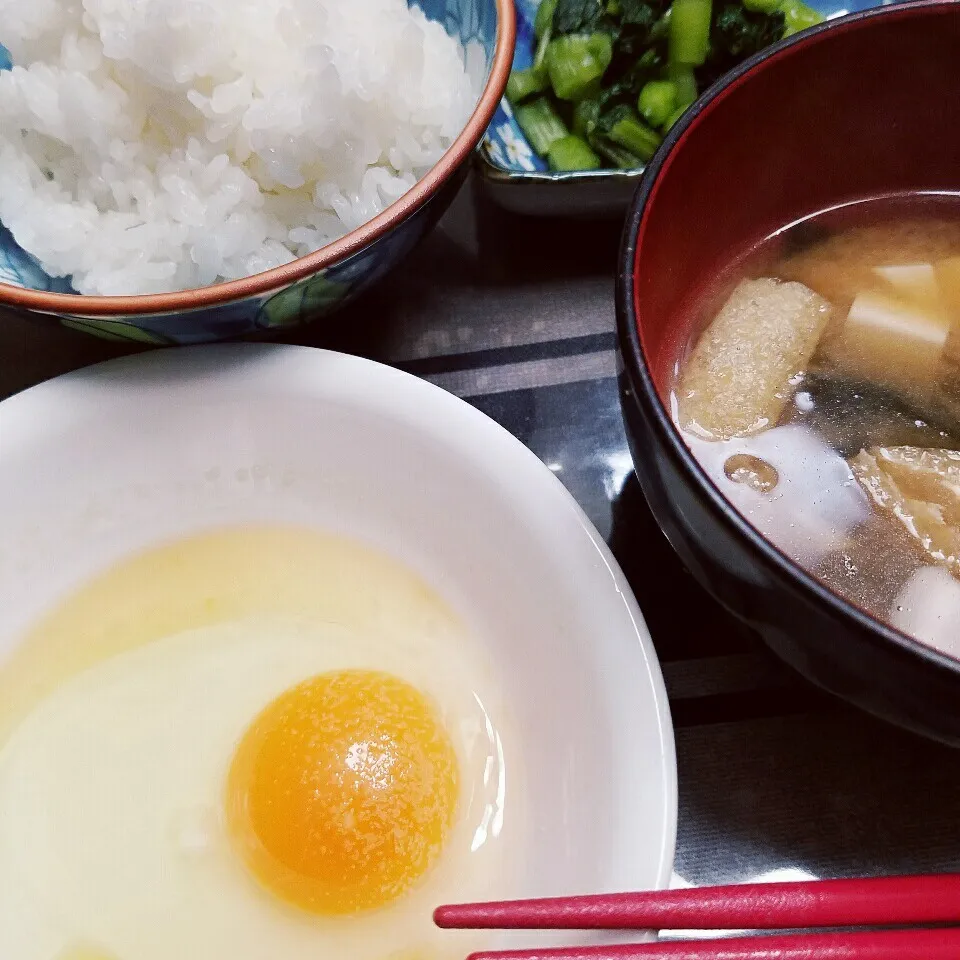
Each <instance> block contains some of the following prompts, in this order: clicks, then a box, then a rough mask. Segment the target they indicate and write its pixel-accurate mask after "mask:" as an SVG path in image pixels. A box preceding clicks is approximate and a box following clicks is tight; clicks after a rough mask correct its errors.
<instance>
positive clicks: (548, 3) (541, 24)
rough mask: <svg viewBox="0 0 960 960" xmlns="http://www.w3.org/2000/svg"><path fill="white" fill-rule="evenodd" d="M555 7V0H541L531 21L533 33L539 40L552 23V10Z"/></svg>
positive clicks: (547, 31)
mask: <svg viewBox="0 0 960 960" xmlns="http://www.w3.org/2000/svg"><path fill="white" fill-rule="evenodd" d="M556 9H557V0H541V2H540V6H539V7H537V15H536V17H535V18H534V21H533V35H534V36H535V37H536V38H537V40H539V39H540V38H541V37H543V36H544V34H547V33H549V32H550V28H551V26H552V24H553V12H554V10H556Z"/></svg>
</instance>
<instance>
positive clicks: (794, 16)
mask: <svg viewBox="0 0 960 960" xmlns="http://www.w3.org/2000/svg"><path fill="white" fill-rule="evenodd" d="M780 11H781V13H783V15H784V18H785V20H786V24H785V29H784V32H783V35H784V36H785V37H791V36H793V34H795V33H799V32H800V31H801V30H806V29H807V27H815V26H816V25H817V24H818V23H823V20H824V17H823V14H822V13H819V12H818V11H816V10H814V9H813V7H808V6H807V5H806V4H805V3H804V2H803V0H783V2H782V3H781V4H780Z"/></svg>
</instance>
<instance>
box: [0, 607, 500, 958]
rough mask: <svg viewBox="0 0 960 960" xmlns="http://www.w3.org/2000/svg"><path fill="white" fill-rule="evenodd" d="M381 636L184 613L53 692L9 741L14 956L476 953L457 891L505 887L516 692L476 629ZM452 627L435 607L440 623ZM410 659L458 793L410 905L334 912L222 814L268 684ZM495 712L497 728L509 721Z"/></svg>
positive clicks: (5, 953) (4, 782)
mask: <svg viewBox="0 0 960 960" xmlns="http://www.w3.org/2000/svg"><path fill="white" fill-rule="evenodd" d="M428 620H429V618H428V619H426V620H425V619H424V618H423V617H418V618H412V619H411V620H410V622H409V624H407V625H405V624H404V623H402V622H400V623H398V622H397V621H396V620H393V621H392V623H391V629H390V630H389V631H387V632H384V633H379V632H377V631H375V630H370V629H363V630H359V629H358V628H357V627H356V626H355V625H349V624H346V625H345V624H338V623H333V622H324V621H323V620H319V619H317V618H316V617H306V616H286V615H277V614H270V615H264V616H257V617H245V618H243V619H241V620H237V621H233V622H228V623H222V624H219V625H213V626H205V627H202V628H199V629H194V630H186V631H183V632H180V633H177V634H175V635H172V636H167V637H164V638H162V639H160V640H155V641H153V642H152V643H148V644H146V645H145V646H142V647H139V648H137V649H134V650H130V651H128V652H125V653H122V654H119V655H117V656H114V657H112V658H110V659H107V660H104V661H102V662H100V663H98V664H96V665H94V666H92V667H90V668H88V669H87V670H85V671H84V672H82V673H80V674H78V675H76V676H74V677H73V678H71V679H70V680H69V681H67V682H66V683H64V684H62V685H61V686H59V688H58V689H57V690H56V691H55V692H54V693H52V694H51V695H49V696H48V697H46V698H45V699H44V700H42V701H41V702H40V703H39V704H38V705H37V706H36V707H35V709H34V710H33V711H32V712H31V713H30V714H29V715H28V716H27V717H26V718H25V719H24V720H23V721H22V722H21V723H20V724H19V725H18V726H17V728H16V729H15V730H14V732H13V734H12V736H11V737H10V739H9V740H8V742H7V743H6V745H5V746H4V747H3V749H2V751H0V957H3V960H53V958H55V957H58V956H59V955H61V954H63V952H64V951H69V950H70V949H71V948H76V947H77V946H78V945H91V946H93V947H95V948H96V949H98V950H101V951H103V953H104V956H106V957H109V958H111V960H113V958H116V960H171V958H177V960H194V958H195V960H228V958H229V960H272V958H274V957H283V958H284V960H300V958H303V960H308V958H309V960H327V958H330V960H334V958H336V960H347V958H349V960H393V958H397V960H400V958H412V957H415V958H416V960H433V958H438V960H440V958H442V960H446V958H448V957H449V958H455V957H456V958H460V957H463V956H464V955H465V953H466V952H467V951H468V950H469V949H475V948H477V946H478V944H479V943H482V942H483V941H482V940H481V941H478V940H477V939H475V938H472V937H470V936H469V935H467V936H466V938H464V937H460V936H452V935H451V934H449V933H443V932H440V931H437V930H435V929H434V928H433V925H432V920H431V912H432V910H433V908H434V907H435V906H436V905H437V904H438V903H441V902H448V901H451V900H475V899H485V898H489V897H492V896H496V895H498V893H500V892H502V889H503V888H502V883H503V875H504V852H503V850H502V849H501V848H502V843H499V842H498V834H499V826H500V823H501V821H502V817H503V808H504V800H505V768H506V764H507V758H506V757H505V756H504V749H505V748H504V744H506V745H507V746H508V747H509V743H510V738H509V737H504V738H501V737H500V734H499V733H498V727H499V724H500V723H501V722H502V716H501V715H500V714H501V711H502V705H500V704H499V703H498V701H497V694H496V685H495V683H494V682H493V678H492V677H491V675H490V671H489V670H488V669H487V666H486V664H485V663H483V662H482V657H480V656H479V655H478V651H477V650H476V648H475V647H474V646H473V645H472V644H471V642H470V638H469V636H467V635H466V632H464V635H461V636H451V635H450V632H449V629H448V624H447V623H446V622H444V624H443V628H442V629H437V630H435V631H431V630H430V629H424V627H425V624H427V623H428ZM438 624H439V621H438ZM343 668H369V669H377V670H385V671H388V672H391V673H394V674H396V675H397V676H400V677H402V678H404V679H406V680H407V681H409V682H410V683H412V684H414V685H415V686H417V687H418V688H419V689H421V690H422V691H424V692H425V693H427V694H428V695H429V696H431V697H432V698H433V700H434V701H435V703H436V704H437V706H438V708H439V710H440V712H441V715H442V717H443V720H444V723H445V726H446V728H447V730H448V731H449V733H450V735H451V737H452V740H453V742H454V744H455V747H456V749H457V752H458V756H459V760H460V767H461V784H462V791H461V804H460V810H459V813H458V820H457V824H456V826H455V828H454V830H453V833H452V835H451V837H450V839H449V842H448V844H447V846H446V847H445V850H444V853H443V855H442V857H441V861H440V862H439V863H438V865H437V866H436V867H435V868H434V869H433V870H432V871H431V872H430V873H429V874H428V875H427V876H426V877H425V878H424V880H423V881H422V882H421V883H420V884H419V885H418V887H417V888H416V889H414V890H413V891H411V892H410V893H409V894H408V895H407V896H405V897H403V898H402V899H401V900H400V901H398V902H397V903H395V904H393V905H391V906H390V907H387V908H384V909H382V910H379V911H372V912H368V913H365V914H361V915H358V916H356V917H352V918H344V919H337V920H332V919H320V918H315V917H311V916H309V915H307V914H305V913H302V912H301V911H298V910H297V909H295V908H293V907H289V906H287V905H285V904H284V903H283V902H282V901H280V900H279V899H277V898H276V897H274V896H273V895H272V894H270V893H268V892H266V891H265V890H263V889H262V888H261V887H260V886H259V885H258V884H257V882H256V881H255V880H254V879H253V878H252V877H251V876H250V875H249V873H248V872H247V870H246V868H245V866H244V864H243V862H242V861H241V859H240V857H239V856H238V855H237V854H236V852H235V850H234V849H233V846H232V842H231V839H230V837H229V835H228V833H227V831H226V828H225V823H224V816H223V801H224V787H225V781H226V776H227V771H228V768H229V765H230V763H231V760H232V758H233V754H234V751H235V749H236V745H237V743H238V741H239V740H240V738H241V737H242V735H243V734H244V732H245V731H246V729H247V728H248V727H249V725H250V723H251V722H252V721H253V719H254V718H255V717H256V716H257V714H258V713H259V712H260V710H262V709H263V708H264V707H265V706H266V705H267V704H268V703H269V702H270V701H272V700H273V699H274V698H275V697H276V696H278V695H279V694H280V693H282V692H283V691H284V690H286V689H288V688H290V687H292V686H294V685H295V684H297V683H299V682H300V681H302V680H303V679H305V678H307V677H310V676H313V675H315V674H318V673H322V672H325V671H329V670H338V669H343ZM491 717H492V718H495V720H496V725H495V723H494V719H491Z"/></svg>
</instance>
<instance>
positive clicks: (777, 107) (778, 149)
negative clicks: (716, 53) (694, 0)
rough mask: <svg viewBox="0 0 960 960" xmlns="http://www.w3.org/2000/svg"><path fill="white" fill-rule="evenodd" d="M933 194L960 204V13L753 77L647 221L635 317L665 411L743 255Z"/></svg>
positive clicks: (654, 171) (903, 15)
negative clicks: (699, 310)
mask: <svg viewBox="0 0 960 960" xmlns="http://www.w3.org/2000/svg"><path fill="white" fill-rule="evenodd" d="M928 190H952V191H960V3H957V2H934V3H910V4H903V5H901V6H898V7H894V8H890V7H888V8H884V9H881V10H875V11H870V12H867V13H863V14H857V15H854V16H852V17H849V18H846V19H845V20H843V21H840V22H835V23H832V24H827V25H824V26H823V27H821V28H819V29H817V30H815V31H812V32H811V33H809V34H807V35H804V36H801V37H798V38H796V39H795V40H794V41H793V42H792V43H789V44H787V45H785V46H783V47H781V48H780V49H778V50H776V51H774V52H773V53H771V54H770V55H768V56H766V57H761V58H759V59H757V60H755V61H751V62H748V63H747V64H745V65H744V66H743V67H741V68H740V69H739V70H738V71H736V72H735V74H734V75H733V76H732V77H731V78H729V79H728V80H727V81H726V82H725V83H724V85H723V86H722V87H721V88H719V89H718V90H716V91H715V92H714V93H713V94H708V95H707V97H705V98H704V100H703V101H701V103H700V105H699V107H698V109H697V110H696V113H695V115H693V116H692V117H691V118H690V119H688V120H687V121H685V122H683V123H681V125H680V127H679V129H676V130H675V132H674V134H673V135H672V137H671V138H670V139H669V140H668V142H667V143H666V144H665V145H664V148H663V149H662V150H661V152H660V154H659V155H658V157H657V158H655V160H654V162H653V163H652V164H651V166H650V167H649V168H648V171H647V174H646V177H645V182H644V185H643V186H642V187H641V198H640V201H639V202H638V204H637V206H636V207H635V209H636V210H637V211H638V212H639V224H638V225H637V227H636V228H637V229H638V234H637V241H636V253H635V259H634V306H635V310H636V318H637V324H638V328H639V335H640V345H641V348H642V351H643V353H644V354H645V357H646V361H647V364H648V367H649V369H650V371H651V373H652V374H653V379H654V381H655V383H656V386H657V390H658V392H659V393H660V396H661V399H665V398H666V395H667V391H668V390H669V386H670V379H671V376H672V371H673V369H674V364H675V362H676V360H677V358H678V351H679V348H680V347H681V346H682V345H683V344H684V343H685V342H686V340H687V337H688V334H689V331H687V330H685V329H682V328H683V327H684V326H685V324H686V320H685V318H686V317H689V316H691V312H690V310H689V309H688V306H689V303H690V299H691V298H692V297H694V296H696V295H697V293H698V291H701V290H703V289H704V288H705V287H707V286H708V285H709V284H710V283H711V281H712V280H713V279H714V278H715V277H716V276H717V275H718V274H719V273H722V272H723V271H724V268H727V267H729V265H730V264H731V262H732V261H735V260H736V259H737V257H738V256H739V255H740V254H742V253H743V252H745V251H746V250H747V249H749V248H750V247H752V246H753V245H755V244H756V243H757V242H758V241H760V240H761V239H763V238H764V237H767V236H769V235H770V233H771V232H773V231H774V230H777V229H779V228H781V227H783V226H784V225H786V224H789V223H791V222H793V221H795V220H798V219H800V218H802V217H804V216H807V215H809V214H811V213H814V212H817V211H820V210H824V209H826V208H829V207H832V206H835V205H837V204H840V203H843V202H845V201H850V200H855V199H862V198H864V197H869V196H877V195H882V194H889V193H902V192H906V191H928ZM643 194H646V196H645V197H644V196H643ZM630 229H634V227H633V226H631V225H628V230H630Z"/></svg>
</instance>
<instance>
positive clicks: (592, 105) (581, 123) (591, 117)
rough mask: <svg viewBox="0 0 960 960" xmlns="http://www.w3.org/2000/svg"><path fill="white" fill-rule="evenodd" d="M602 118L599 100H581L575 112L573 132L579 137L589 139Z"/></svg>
mask: <svg viewBox="0 0 960 960" xmlns="http://www.w3.org/2000/svg"><path fill="white" fill-rule="evenodd" d="M599 117H600V103H599V101H597V100H581V101H580V102H579V103H578V104H577V105H576V107H574V110H573V132H574V133H575V134H576V135H577V136H578V137H587V136H589V135H590V134H591V133H592V132H593V128H594V127H595V126H596V125H597V120H598V119H599Z"/></svg>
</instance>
